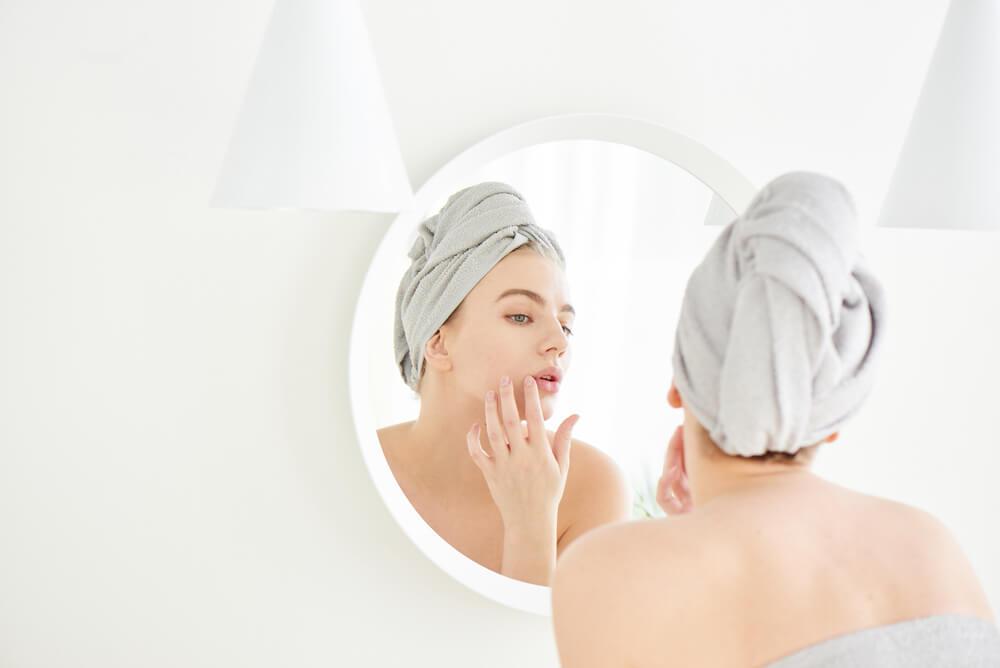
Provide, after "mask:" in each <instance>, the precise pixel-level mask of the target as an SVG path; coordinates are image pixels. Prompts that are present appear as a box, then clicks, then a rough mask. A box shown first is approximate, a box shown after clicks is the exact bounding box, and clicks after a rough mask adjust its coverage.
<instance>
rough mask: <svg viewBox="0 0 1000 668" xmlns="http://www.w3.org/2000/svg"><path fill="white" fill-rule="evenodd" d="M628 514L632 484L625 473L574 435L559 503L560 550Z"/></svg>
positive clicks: (629, 512) (604, 454)
mask: <svg viewBox="0 0 1000 668" xmlns="http://www.w3.org/2000/svg"><path fill="white" fill-rule="evenodd" d="M549 438H550V441H551V439H553V438H554V435H553V434H551V433H550V435H549ZM631 514H632V487H631V485H630V484H629V481H628V477H627V476H626V475H625V472H624V471H623V470H622V468H621V467H620V466H618V464H617V463H616V462H615V460H614V459H612V458H611V456H610V455H608V454H607V453H605V452H604V451H602V450H601V449H600V448H597V447H596V446H593V445H591V444H590V443H587V442H586V441H582V440H580V439H577V438H574V439H573V441H572V445H571V446H570V455H569V473H568V474H567V476H566V489H565V490H564V492H563V498H562V500H561V501H560V504H559V515H560V525H561V532H560V538H559V549H560V551H562V550H563V549H565V548H566V547H567V546H568V545H569V544H570V543H571V542H573V541H574V540H576V539H577V538H578V537H579V536H582V535H583V534H584V533H586V532H588V531H591V530H592V529H594V528H595V527H598V526H602V525H605V524H608V523H612V522H622V521H625V520H628V519H631Z"/></svg>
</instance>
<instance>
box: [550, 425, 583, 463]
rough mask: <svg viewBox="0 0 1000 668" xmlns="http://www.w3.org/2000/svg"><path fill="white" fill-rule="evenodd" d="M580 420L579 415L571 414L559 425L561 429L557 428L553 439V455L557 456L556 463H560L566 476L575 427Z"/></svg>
mask: <svg viewBox="0 0 1000 668" xmlns="http://www.w3.org/2000/svg"><path fill="white" fill-rule="evenodd" d="M579 421H580V416H579V415H570V416H569V417H568V418H566V419H565V420H563V421H562V424H560V425H559V429H557V430H556V435H555V438H554V439H553V443H552V455H553V456H554V457H555V458H556V463H557V464H559V471H560V472H561V473H562V474H563V475H564V476H565V475H566V472H567V471H568V470H569V451H570V445H571V444H572V443H573V427H575V426H576V423H577V422H579Z"/></svg>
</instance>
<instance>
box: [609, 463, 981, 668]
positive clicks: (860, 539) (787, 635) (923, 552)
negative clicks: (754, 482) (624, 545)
mask: <svg viewBox="0 0 1000 668" xmlns="http://www.w3.org/2000/svg"><path fill="white" fill-rule="evenodd" d="M643 525H645V526H643ZM623 531H630V532H631V533H632V534H633V536H632V537H623V536H619V537H618V540H623V541H624V540H631V543H630V545H632V546H633V548H634V549H635V550H642V549H645V550H649V551H650V553H651V554H657V553H659V554H662V555H663V559H662V560H659V561H658V560H656V559H653V560H652V562H653V563H654V564H656V565H655V566H652V567H650V566H649V565H647V566H646V567H643V568H640V569H632V570H631V573H630V574H628V575H627V577H628V578H629V579H630V580H632V582H630V583H629V584H627V585H626V586H625V587H624V589H627V590H629V591H632V592H639V591H644V592H647V593H646V594H645V595H642V594H640V596H639V598H640V602H638V603H637V604H636V605H635V606H633V607H632V608H631V610H632V612H630V613H629V614H634V615H635V618H634V619H633V620H632V622H633V623H634V624H635V625H636V627H637V628H640V629H645V632H641V635H642V637H641V638H639V637H637V638H634V640H635V641H636V642H638V643H641V645H643V646H645V649H644V650H643V651H639V650H637V651H636V652H635V654H634V656H644V657H661V658H662V657H670V659H671V663H674V662H676V664H677V665H761V664H763V663H765V662H768V661H772V660H774V659H777V658H778V657H780V656H784V655H787V654H789V653H791V652H794V651H796V650H798V649H801V648H803V647H805V646H808V645H811V644H814V643H816V642H820V641H822V640H826V639H829V638H831V637H833V636H836V635H840V634H844V633H849V632H852V631H857V630H860V629H864V628H871V627H874V626H879V625H884V624H889V623H893V622H898V621H902V620H907V619H914V618H919V617H925V616H930V615H936V614H942V613H959V614H968V615H972V616H978V617H984V618H987V619H991V618H992V613H991V611H990V609H989V605H988V603H987V601H986V598H985V595H984V594H983V592H982V589H981V588H980V586H979V584H978V581H977V579H976V577H975V575H974V573H973V571H972V569H971V567H970V566H969V564H968V562H967V561H966V559H965V557H964V555H963V554H962V552H961V550H960V549H959V547H958V545H957V544H956V542H955V541H954V539H953V538H952V537H951V535H950V534H949V532H948V531H947V529H945V528H944V526H943V525H941V524H940V523H939V522H938V521H937V520H935V519H934V518H932V517H931V516H929V515H927V514H926V513H924V512H922V511H919V510H917V509H915V508H911V507H908V506H905V505H903V504H899V503H895V502H892V501H888V500H885V499H879V498H875V497H871V496H867V495H863V494H859V493H856V492H852V491H850V490H846V489H844V488H841V487H838V486H836V485H833V484H830V483H827V482H825V481H822V480H820V479H818V478H816V479H815V484H809V485H806V486H804V487H799V488H795V489H765V490H762V491H761V492H760V493H759V494H753V495H748V496H742V495H741V496H737V497H733V498H725V499H718V500H717V501H715V502H713V503H711V504H708V505H707V506H706V507H705V508H703V509H699V510H697V511H695V512H692V513H691V514H690V515H687V516H681V517H676V518H670V519H668V520H664V521H658V522H646V523H639V524H636V523H633V524H631V525H627V526H626V527H623ZM643 579H645V581H644V582H643V581H642V580H643ZM664 597H669V598H670V599H673V600H675V601H676V602H677V603H678V604H681V603H680V602H681V601H683V604H682V605H683V610H682V611H681V612H680V614H682V615H683V617H684V619H683V624H682V628H683V633H680V634H679V635H677V636H675V635H673V634H671V633H664V632H663V630H664V629H670V628H676V627H677V623H676V622H677V620H676V619H674V620H671V619H669V618H666V617H665V614H664V611H665V610H667V611H669V612H668V613H667V616H671V615H676V614H678V611H677V609H676V608H674V607H673V606H672V605H668V606H664V600H665V599H664ZM623 624H624V625H626V626H627V624H628V623H627V622H625V623H623Z"/></svg>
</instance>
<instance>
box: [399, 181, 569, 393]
mask: <svg viewBox="0 0 1000 668" xmlns="http://www.w3.org/2000/svg"><path fill="white" fill-rule="evenodd" d="M530 242H535V243H536V244H538V245H539V246H541V247H542V248H545V249H547V250H549V251H550V252H552V253H554V254H555V255H556V256H557V257H558V258H559V260H560V262H561V263H565V258H564V257H563V254H562V249H560V248H559V245H558V244H557V243H556V240H555V237H553V236H552V234H551V232H548V231H546V230H544V229H542V228H541V227H539V226H538V225H536V224H535V219H534V218H533V217H532V215H531V211H530V210H529V209H528V205H527V204H526V203H525V201H524V198H523V197H521V195H520V193H518V192H517V191H516V190H514V189H513V188H512V187H510V186H509V185H507V184H505V183H493V182H488V183H480V184H478V185H475V186H471V187H469V188H466V189H464V190H461V191H459V192H457V193H455V194H454V195H452V196H451V197H450V198H449V199H448V202H447V203H446V204H445V205H444V207H443V208H442V209H441V211H440V212H439V213H438V214H437V215H436V216H432V217H430V218H428V219H427V220H425V221H424V222H423V223H421V224H420V228H419V229H418V230H417V239H416V241H415V242H414V244H413V248H412V249H411V250H410V253H409V257H410V259H411V260H413V262H412V264H411V265H410V268H409V269H408V270H407V272H406V274H404V275H403V278H402V280H401V281H400V283H399V290H398V292H397V294H396V324H395V349H396V362H397V364H398V365H399V372H400V374H401V375H402V377H403V380H404V381H405V382H406V384H407V385H409V386H410V387H411V388H413V389H414V390H416V389H417V386H418V384H419V381H420V372H421V369H422V368H423V363H424V346H425V345H426V343H427V341H428V340H429V339H430V338H431V337H432V336H433V335H434V333H435V332H436V331H437V330H438V329H440V328H441V325H443V324H444V323H445V321H447V320H448V318H449V317H450V316H451V314H452V313H453V312H454V311H455V309H456V308H458V306H459V304H461V303H462V300H463V299H465V296H466V295H468V294H469V292H471V291H472V288H474V287H475V286H476V284H478V283H479V281H481V280H482V279H483V277H484V276H486V274H487V273H488V272H489V271H490V269H492V268H493V267H495V266H496V264H497V263H498V262H500V260H502V259H503V258H504V257H506V256H507V255H508V254H510V253H511V252H513V251H515V250H517V249H518V248H520V247H521V246H524V245H525V244H527V243H530Z"/></svg>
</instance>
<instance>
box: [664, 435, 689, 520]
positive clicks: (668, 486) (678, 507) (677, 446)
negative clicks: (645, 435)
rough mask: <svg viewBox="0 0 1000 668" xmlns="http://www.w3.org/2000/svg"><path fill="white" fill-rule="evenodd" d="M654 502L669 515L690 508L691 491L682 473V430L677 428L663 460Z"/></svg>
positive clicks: (683, 472)
mask: <svg viewBox="0 0 1000 668" xmlns="http://www.w3.org/2000/svg"><path fill="white" fill-rule="evenodd" d="M656 502H657V503H658V504H659V505H660V507H661V508H662V509H663V510H664V512H666V513H669V514H674V515H677V514H681V513H686V512H687V511H689V510H690V509H691V507H692V504H691V489H690V487H689V485H688V480H687V475H686V473H685V471H684V429H683V428H682V427H678V428H677V429H676V430H675V431H674V434H673V436H672V437H671V439H670V444H669V445H668V446H667V453H666V456H665V457H664V458H663V474H662V475H661V476H660V480H659V482H658V483H657V486H656Z"/></svg>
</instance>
